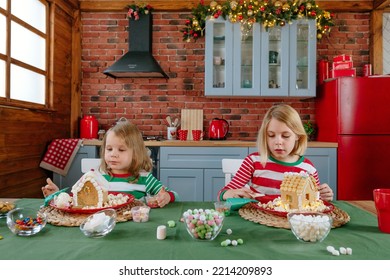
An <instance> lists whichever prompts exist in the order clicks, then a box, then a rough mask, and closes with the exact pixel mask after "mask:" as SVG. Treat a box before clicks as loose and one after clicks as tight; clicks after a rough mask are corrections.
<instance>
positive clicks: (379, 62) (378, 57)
mask: <svg viewBox="0 0 390 280" xmlns="http://www.w3.org/2000/svg"><path fill="white" fill-rule="evenodd" d="M382 24H383V10H375V11H372V12H371V25H370V28H371V30H370V34H371V37H370V62H371V64H372V73H373V74H379V75H382V74H383V34H382Z"/></svg>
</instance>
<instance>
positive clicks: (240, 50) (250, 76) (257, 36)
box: [205, 19, 316, 98]
mask: <svg viewBox="0 0 390 280" xmlns="http://www.w3.org/2000/svg"><path fill="white" fill-rule="evenodd" d="M205 53H206V57H205V95H206V96H264V97H266V96H269V97H301V98H304V97H313V96H315V92H316V90H315V86H316V84H315V83H316V22H315V20H294V21H293V22H292V24H289V25H286V26H283V27H280V26H277V27H274V28H271V29H269V30H268V31H266V30H265V28H264V27H262V26H261V25H260V24H259V23H255V24H252V25H248V24H247V23H236V24H232V23H230V21H228V20H223V19H210V20H207V21H206V52H205Z"/></svg>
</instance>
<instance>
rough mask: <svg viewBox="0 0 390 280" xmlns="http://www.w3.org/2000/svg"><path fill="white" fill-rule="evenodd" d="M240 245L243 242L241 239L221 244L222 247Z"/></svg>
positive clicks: (227, 240)
mask: <svg viewBox="0 0 390 280" xmlns="http://www.w3.org/2000/svg"><path fill="white" fill-rule="evenodd" d="M242 244H244V240H242V239H241V238H239V239H237V240H230V239H226V240H224V241H222V242H221V246H222V247H227V246H229V245H232V246H234V247H236V246H237V245H242Z"/></svg>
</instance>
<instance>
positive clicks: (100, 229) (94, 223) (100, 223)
mask: <svg viewBox="0 0 390 280" xmlns="http://www.w3.org/2000/svg"><path fill="white" fill-rule="evenodd" d="M115 225H116V211H115V210H114V209H111V208H109V209H104V210H102V211H99V212H96V213H95V214H92V215H90V216H88V218H86V219H85V220H84V221H83V222H82V224H81V225H80V230H81V231H82V233H84V235H85V236H88V237H92V238H100V237H104V236H106V235H107V234H109V233H110V232H111V231H112V230H113V229H114V227H115Z"/></svg>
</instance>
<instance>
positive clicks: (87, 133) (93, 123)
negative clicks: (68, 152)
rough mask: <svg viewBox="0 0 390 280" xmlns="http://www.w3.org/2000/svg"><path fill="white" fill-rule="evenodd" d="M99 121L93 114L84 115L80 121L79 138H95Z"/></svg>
mask: <svg viewBox="0 0 390 280" xmlns="http://www.w3.org/2000/svg"><path fill="white" fill-rule="evenodd" d="M98 130H99V123H98V121H97V119H96V118H95V117H94V116H84V117H83V118H82V119H81V121H80V138H83V139H97V138H98Z"/></svg>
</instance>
